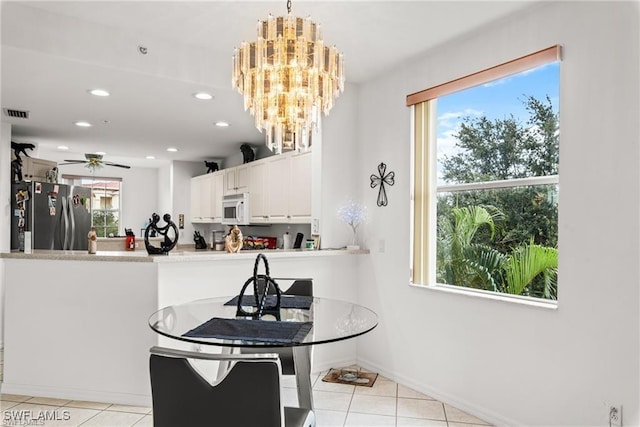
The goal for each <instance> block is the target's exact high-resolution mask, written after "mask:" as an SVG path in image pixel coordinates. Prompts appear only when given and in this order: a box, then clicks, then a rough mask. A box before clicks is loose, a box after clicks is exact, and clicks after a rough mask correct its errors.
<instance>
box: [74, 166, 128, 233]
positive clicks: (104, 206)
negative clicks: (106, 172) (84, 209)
mask: <svg viewBox="0 0 640 427" xmlns="http://www.w3.org/2000/svg"><path fill="white" fill-rule="evenodd" d="M63 178H64V179H65V180H69V181H70V182H69V184H71V185H80V186H82V187H89V188H91V225H92V226H93V227H95V228H96V233H97V234H98V237H109V236H110V235H112V236H117V235H118V234H119V230H120V209H121V203H120V194H121V191H122V188H121V187H122V180H121V179H120V178H104V177H85V176H75V175H63Z"/></svg>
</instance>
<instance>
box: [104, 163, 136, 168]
mask: <svg viewBox="0 0 640 427" xmlns="http://www.w3.org/2000/svg"><path fill="white" fill-rule="evenodd" d="M102 163H103V164H105V165H107V166H115V167H117V168H125V169H131V166H127V165H119V164H117V163H111V162H102Z"/></svg>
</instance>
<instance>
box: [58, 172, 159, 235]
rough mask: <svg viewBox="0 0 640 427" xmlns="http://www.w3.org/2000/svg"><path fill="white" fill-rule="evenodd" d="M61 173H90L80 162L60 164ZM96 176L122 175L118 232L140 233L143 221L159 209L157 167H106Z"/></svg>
mask: <svg viewBox="0 0 640 427" xmlns="http://www.w3.org/2000/svg"><path fill="white" fill-rule="evenodd" d="M60 173H61V175H64V174H69V175H84V176H91V172H90V171H89V170H88V169H87V168H85V167H84V166H83V165H66V166H62V167H61V168H60ZM96 176H102V177H109V178H122V207H121V213H120V214H121V219H120V233H122V234H124V229H125V228H131V229H132V230H133V232H134V233H135V235H136V236H140V229H141V228H142V225H143V224H144V222H145V221H148V219H149V218H150V217H151V214H152V213H153V212H156V211H157V210H158V169H155V168H140V167H132V168H131V169H121V168H114V167H108V166H105V167H103V168H102V169H98V170H97V171H96Z"/></svg>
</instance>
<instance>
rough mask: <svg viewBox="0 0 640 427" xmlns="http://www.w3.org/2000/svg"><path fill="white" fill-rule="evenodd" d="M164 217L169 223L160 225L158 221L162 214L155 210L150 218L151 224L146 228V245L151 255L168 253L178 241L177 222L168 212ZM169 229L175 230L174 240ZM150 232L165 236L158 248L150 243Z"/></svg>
mask: <svg viewBox="0 0 640 427" xmlns="http://www.w3.org/2000/svg"><path fill="white" fill-rule="evenodd" d="M162 219H164V222H166V223H167V225H165V226H163V227H159V226H158V222H159V221H160V215H158V214H157V213H155V212H154V213H153V215H151V219H150V220H149V221H150V224H149V225H148V226H147V228H146V229H145V230H144V247H145V248H146V249H147V253H148V254H149V255H167V254H168V253H169V251H170V250H171V249H173V248H174V247H175V246H176V244H177V243H178V227H176V224H175V223H174V222H173V221H171V215H169V214H168V213H167V214H164V216H163V217H162ZM169 229H171V230H173V240H172V239H171V237H169ZM150 233H151V234H154V233H155V234H159V235H160V236H164V240H163V241H162V242H160V247H159V248H156V247H155V246H152V245H151V244H150V243H149V234H150Z"/></svg>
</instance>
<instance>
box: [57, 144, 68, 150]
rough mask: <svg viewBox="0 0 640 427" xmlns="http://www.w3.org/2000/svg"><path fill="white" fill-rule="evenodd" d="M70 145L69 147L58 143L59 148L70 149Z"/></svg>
mask: <svg viewBox="0 0 640 427" xmlns="http://www.w3.org/2000/svg"><path fill="white" fill-rule="evenodd" d="M68 149H69V147H67V146H66V145H58V150H68Z"/></svg>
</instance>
